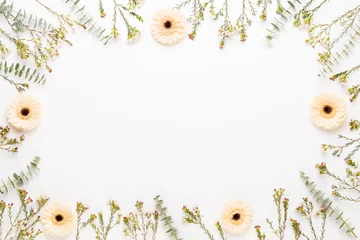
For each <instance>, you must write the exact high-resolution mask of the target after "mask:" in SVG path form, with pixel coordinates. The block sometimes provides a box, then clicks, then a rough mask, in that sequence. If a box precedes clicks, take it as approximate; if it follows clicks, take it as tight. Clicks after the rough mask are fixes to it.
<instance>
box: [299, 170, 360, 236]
mask: <svg viewBox="0 0 360 240" xmlns="http://www.w3.org/2000/svg"><path fill="white" fill-rule="evenodd" d="M300 178H301V179H302V180H303V182H304V183H305V185H306V187H307V188H308V190H309V191H310V193H311V195H312V196H313V198H314V199H315V200H316V202H317V203H319V204H320V205H321V207H323V208H325V209H326V210H327V212H328V213H329V214H328V216H329V217H331V216H334V217H335V220H336V221H338V222H340V227H339V228H340V229H341V228H343V227H345V228H347V230H346V233H351V234H352V235H353V236H354V237H355V238H357V235H356V234H355V232H354V230H355V227H351V226H350V225H349V224H350V223H349V219H346V220H345V219H344V217H343V212H341V213H339V211H340V210H339V209H338V207H333V206H332V203H333V202H332V201H331V200H330V199H329V198H328V197H326V196H325V193H323V192H322V191H320V190H317V188H316V187H317V185H316V184H315V182H312V181H311V179H310V178H309V177H308V176H307V175H306V174H305V173H304V172H302V171H301V172H300Z"/></svg>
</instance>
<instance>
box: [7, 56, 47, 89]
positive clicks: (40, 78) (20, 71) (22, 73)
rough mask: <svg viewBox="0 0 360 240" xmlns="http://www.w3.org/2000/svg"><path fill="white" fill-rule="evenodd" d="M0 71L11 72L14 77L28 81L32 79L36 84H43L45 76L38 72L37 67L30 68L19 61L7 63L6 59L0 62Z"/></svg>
mask: <svg viewBox="0 0 360 240" xmlns="http://www.w3.org/2000/svg"><path fill="white" fill-rule="evenodd" d="M0 73H4V74H5V75H9V74H12V75H13V76H15V77H18V78H22V79H26V80H28V81H30V82H31V81H33V82H34V83H37V84H42V85H43V84H45V83H46V77H45V74H42V75H41V74H40V71H39V70H38V69H31V68H29V67H26V66H25V65H21V64H20V63H12V64H8V62H7V61H2V62H0Z"/></svg>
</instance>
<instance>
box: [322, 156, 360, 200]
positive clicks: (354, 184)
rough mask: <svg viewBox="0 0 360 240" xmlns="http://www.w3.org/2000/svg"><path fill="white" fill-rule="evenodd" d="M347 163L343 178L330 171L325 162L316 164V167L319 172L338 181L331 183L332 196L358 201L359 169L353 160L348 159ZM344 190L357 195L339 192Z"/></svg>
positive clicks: (359, 194)
mask: <svg viewBox="0 0 360 240" xmlns="http://www.w3.org/2000/svg"><path fill="white" fill-rule="evenodd" d="M347 165H348V167H347V168H346V177H345V178H342V177H339V176H337V175H335V174H334V173H332V172H330V171H329V169H328V167H327V166H326V163H324V162H323V163H321V164H316V168H317V169H318V171H319V174H321V175H328V176H330V177H331V178H333V179H334V180H335V181H337V182H338V185H335V184H333V185H332V189H333V192H332V195H333V196H334V197H336V198H339V199H341V200H345V201H351V202H360V170H359V169H358V167H357V164H355V163H354V162H353V161H349V162H348V164H347ZM344 190H345V191H346V192H348V193H354V194H356V195H357V196H356V197H351V196H345V195H343V194H342V193H341V192H342V191H344Z"/></svg>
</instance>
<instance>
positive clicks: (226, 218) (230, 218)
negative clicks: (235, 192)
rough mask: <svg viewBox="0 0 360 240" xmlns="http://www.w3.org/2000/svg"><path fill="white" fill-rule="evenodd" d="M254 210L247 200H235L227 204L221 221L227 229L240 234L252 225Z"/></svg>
mask: <svg viewBox="0 0 360 240" xmlns="http://www.w3.org/2000/svg"><path fill="white" fill-rule="evenodd" d="M251 222H252V211H251V209H250V206H249V204H248V203H246V202H242V201H234V202H230V203H228V204H226V209H225V211H224V212H223V214H222V216H221V219H220V223H221V225H222V227H223V228H224V230H225V231H227V232H230V233H234V234H240V233H243V232H245V231H246V230H247V229H248V228H249V227H250V225H251Z"/></svg>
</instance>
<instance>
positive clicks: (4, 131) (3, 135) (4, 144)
mask: <svg viewBox="0 0 360 240" xmlns="http://www.w3.org/2000/svg"><path fill="white" fill-rule="evenodd" d="M9 133H10V128H9V127H8V126H6V127H2V126H0V150H3V151H7V152H9V153H17V152H18V145H19V144H20V143H22V142H23V141H24V140H25V136H24V135H21V136H20V137H18V138H9V136H8V135H9Z"/></svg>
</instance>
